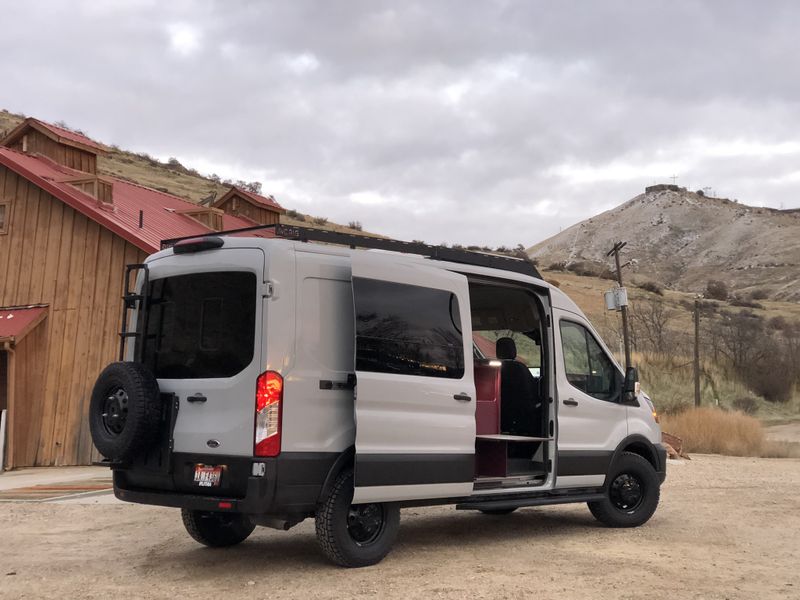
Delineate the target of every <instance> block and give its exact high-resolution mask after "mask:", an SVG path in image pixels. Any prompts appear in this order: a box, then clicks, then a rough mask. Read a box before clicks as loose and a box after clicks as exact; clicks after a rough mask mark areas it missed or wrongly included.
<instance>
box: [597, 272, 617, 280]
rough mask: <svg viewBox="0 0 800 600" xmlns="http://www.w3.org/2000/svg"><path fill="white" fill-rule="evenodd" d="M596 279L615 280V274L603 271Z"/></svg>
mask: <svg viewBox="0 0 800 600" xmlns="http://www.w3.org/2000/svg"><path fill="white" fill-rule="evenodd" d="M598 277H599V278H600V279H610V280H611V281H616V280H617V274H616V273H614V271H612V270H611V269H603V270H602V271H600V274H599V275H598Z"/></svg>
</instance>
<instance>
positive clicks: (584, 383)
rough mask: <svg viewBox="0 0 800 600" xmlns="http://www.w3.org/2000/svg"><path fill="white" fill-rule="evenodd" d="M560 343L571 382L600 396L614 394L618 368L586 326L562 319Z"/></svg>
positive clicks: (597, 396) (608, 398)
mask: <svg viewBox="0 0 800 600" xmlns="http://www.w3.org/2000/svg"><path fill="white" fill-rule="evenodd" d="M561 347H562V349H563V352H564V373H565V374H566V376H567V381H569V382H570V384H572V385H573V386H574V387H576V388H578V389H579V390H581V391H582V392H585V393H587V394H589V395H590V396H593V397H595V398H598V399H600V400H613V399H614V398H615V397H616V382H617V369H616V367H615V366H614V363H613V362H612V361H611V359H610V358H609V357H608V355H607V354H606V353H605V352H604V351H603V349H602V348H601V347H600V344H598V343H597V340H595V339H594V336H592V334H591V333H589V331H588V330H587V329H586V328H585V327H583V326H582V325H579V324H578V323H573V322H572V321H561Z"/></svg>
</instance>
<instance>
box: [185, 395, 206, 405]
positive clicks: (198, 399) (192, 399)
mask: <svg viewBox="0 0 800 600" xmlns="http://www.w3.org/2000/svg"><path fill="white" fill-rule="evenodd" d="M186 400H188V401H189V402H191V403H192V404H194V403H195V402H199V403H201V404H202V403H203V402H205V401H206V400H208V398H206V397H205V396H203V394H195V395H194V396H187V397H186Z"/></svg>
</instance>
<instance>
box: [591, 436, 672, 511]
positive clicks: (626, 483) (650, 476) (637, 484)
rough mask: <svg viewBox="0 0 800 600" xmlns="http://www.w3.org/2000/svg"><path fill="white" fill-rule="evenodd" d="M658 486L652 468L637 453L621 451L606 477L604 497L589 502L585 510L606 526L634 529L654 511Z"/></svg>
mask: <svg viewBox="0 0 800 600" xmlns="http://www.w3.org/2000/svg"><path fill="white" fill-rule="evenodd" d="M660 487H661V482H660V481H659V479H658V474H657V473H656V470H655V469H654V468H653V465H651V464H650V463H649V462H648V461H647V460H645V459H644V458H642V457H641V456H639V455H638V454H633V453H631V452H623V453H622V454H621V455H620V456H619V458H618V459H617V460H616V461H615V462H614V464H613V465H612V466H611V470H610V471H609V473H608V477H607V478H606V486H605V488H604V493H605V498H603V499H602V500H597V501H595V502H589V503H588V504H589V510H590V511H591V513H592V515H594V518H595V519H597V520H598V521H600V522H601V523H604V524H606V525H608V526H609V527H638V526H639V525H643V524H644V523H646V522H647V521H648V520H649V519H650V517H652V516H653V513H654V512H655V511H656V507H658V499H659V496H660Z"/></svg>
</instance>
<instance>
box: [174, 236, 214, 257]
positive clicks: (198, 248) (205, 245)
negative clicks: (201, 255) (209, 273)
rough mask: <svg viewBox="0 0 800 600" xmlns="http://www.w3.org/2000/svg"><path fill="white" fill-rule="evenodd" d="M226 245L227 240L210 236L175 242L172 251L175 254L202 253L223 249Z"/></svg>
mask: <svg viewBox="0 0 800 600" xmlns="http://www.w3.org/2000/svg"><path fill="white" fill-rule="evenodd" d="M224 244H225V240H223V239H222V238H221V237H217V236H215V235H210V236H204V237H196V238H190V239H188V240H181V241H180V242H175V245H174V246H173V247H172V251H173V252H174V253H175V254H189V253H191V252H202V251H203V250H214V249H216V248H222V246H223V245H224Z"/></svg>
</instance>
